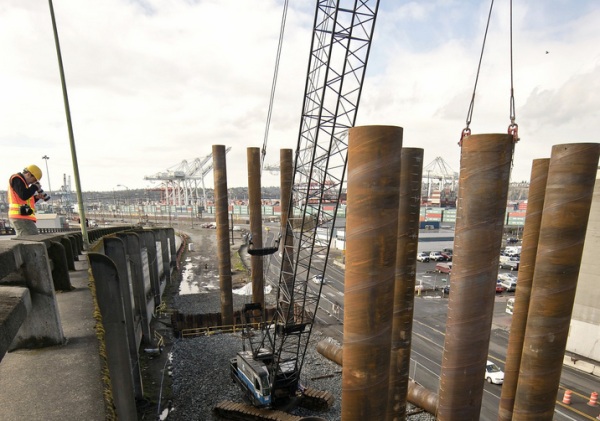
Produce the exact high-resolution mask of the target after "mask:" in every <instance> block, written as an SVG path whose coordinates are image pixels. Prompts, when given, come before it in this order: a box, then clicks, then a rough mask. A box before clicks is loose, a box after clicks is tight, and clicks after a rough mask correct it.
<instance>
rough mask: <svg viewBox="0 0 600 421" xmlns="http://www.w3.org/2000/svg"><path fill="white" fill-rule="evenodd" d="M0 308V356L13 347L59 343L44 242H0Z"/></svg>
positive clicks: (57, 323)
mask: <svg viewBox="0 0 600 421" xmlns="http://www.w3.org/2000/svg"><path fill="white" fill-rule="evenodd" d="M15 287H17V288H15ZM24 290H27V291H24ZM0 308H5V311H4V312H3V317H2V318H0V337H2V340H1V341H0V359H1V358H2V357H3V356H4V355H5V353H6V352H7V351H10V350H13V349H18V348H39V347H44V346H51V345H60V344H62V343H63V341H64V334H63V331H62V326H61V324H60V316H59V313H58V305H57V302H56V295H55V292H54V285H53V280H52V273H51V269H50V259H49V258H48V253H47V250H46V245H45V244H42V243H36V242H30V241H3V242H2V243H0Z"/></svg>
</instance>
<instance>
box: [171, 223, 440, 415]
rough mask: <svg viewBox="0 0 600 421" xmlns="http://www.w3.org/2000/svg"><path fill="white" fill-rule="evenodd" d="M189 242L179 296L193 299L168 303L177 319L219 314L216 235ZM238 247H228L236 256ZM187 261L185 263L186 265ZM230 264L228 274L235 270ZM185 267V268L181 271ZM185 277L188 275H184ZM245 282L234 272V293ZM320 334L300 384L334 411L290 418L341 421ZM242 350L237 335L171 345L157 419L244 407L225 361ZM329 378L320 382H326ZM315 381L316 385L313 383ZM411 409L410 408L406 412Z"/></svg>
mask: <svg viewBox="0 0 600 421" xmlns="http://www.w3.org/2000/svg"><path fill="white" fill-rule="evenodd" d="M188 235H190V237H191V241H193V242H194V251H191V252H186V254H185V255H184V256H185V259H186V260H187V262H183V263H182V266H183V273H182V277H181V280H180V282H181V286H180V290H183V289H185V288H188V289H190V288H191V289H192V290H194V291H195V289H194V288H196V285H201V287H200V289H199V290H198V293H191V294H185V295H180V294H176V295H174V296H173V297H172V307H173V308H174V309H177V310H178V311H180V312H182V313H188V314H198V313H215V312H219V311H220V301H219V300H220V293H219V291H218V289H215V287H214V282H215V279H216V285H217V286H218V270H217V266H216V239H215V235H216V234H215V230H209V229H203V230H193V231H189V232H188ZM242 244H243V243H242V241H241V240H238V241H236V244H234V245H233V246H231V250H232V252H234V251H237V250H238V248H239V247H240V246H241V245H242ZM188 259H189V260H188ZM233 260H234V259H232V268H235V266H234V264H233ZM186 264H187V267H186ZM188 272H190V273H188ZM246 280H247V274H246V273H245V272H244V271H243V270H234V276H233V283H234V289H236V287H240V286H241V285H242V284H243V282H245V281H246ZM266 300H267V302H269V301H271V300H272V301H274V293H271V294H269V295H267V296H266ZM247 301H248V297H245V296H241V295H235V294H234V308H235V309H238V308H241V306H242V304H243V303H245V302H247ZM324 338H325V336H324V334H323V333H321V332H320V331H318V330H317V328H315V329H313V333H312V335H311V339H310V344H309V347H308V350H307V354H306V357H305V360H304V366H303V370H302V383H303V384H304V385H306V386H309V387H313V388H315V389H319V390H327V391H329V392H331V393H332V394H333V395H334V397H335V403H334V405H333V407H332V408H331V409H330V410H329V411H327V412H326V413H322V412H320V413H317V412H314V411H309V410H306V409H303V408H297V409H295V410H294V411H293V412H292V413H293V414H294V415H299V416H319V417H322V418H324V419H326V420H334V421H337V420H340V419H341V380H342V373H341V367H340V366H338V365H337V364H335V363H333V362H331V361H329V360H328V359H326V358H324V357H323V356H322V355H320V354H319V353H318V352H317V351H316V344H317V343H318V342H319V341H320V340H322V339H324ZM241 349H242V339H241V337H240V336H239V335H238V334H217V335H211V336H203V337H197V338H193V339H178V340H175V341H174V342H173V343H172V346H171V352H170V361H169V363H168V364H167V366H168V370H167V371H168V374H169V375H170V380H171V382H170V383H171V386H172V390H171V393H169V394H168V396H172V409H171V411H170V412H169V413H168V416H166V411H165V412H164V413H163V414H164V415H163V416H162V417H160V419H168V420H173V421H190V420H198V421H209V420H219V419H220V418H218V417H216V416H215V415H214V414H213V411H212V409H213V407H214V406H215V405H216V404H217V403H218V402H220V401H223V400H230V401H234V402H243V400H242V394H241V391H240V389H239V388H238V386H237V385H236V384H234V383H233V381H232V380H231V377H230V374H229V360H230V359H231V358H233V357H234V356H235V354H236V352H237V351H239V350H241ZM328 375H330V377H323V376H328ZM317 378H318V379H317ZM410 408H411V405H410V404H409V410H410ZM408 419H409V420H411V421H420V420H424V421H429V420H435V417H433V416H432V415H430V414H427V413H423V414H418V415H412V416H410V417H409V418H408Z"/></svg>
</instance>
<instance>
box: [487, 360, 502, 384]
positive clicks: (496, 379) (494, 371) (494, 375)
mask: <svg viewBox="0 0 600 421" xmlns="http://www.w3.org/2000/svg"><path fill="white" fill-rule="evenodd" d="M484 379H486V380H487V381H488V383H494V384H502V383H504V371H502V370H501V369H500V367H498V366H497V365H496V364H494V363H493V362H491V361H488V362H487V363H486V364H485V375H484Z"/></svg>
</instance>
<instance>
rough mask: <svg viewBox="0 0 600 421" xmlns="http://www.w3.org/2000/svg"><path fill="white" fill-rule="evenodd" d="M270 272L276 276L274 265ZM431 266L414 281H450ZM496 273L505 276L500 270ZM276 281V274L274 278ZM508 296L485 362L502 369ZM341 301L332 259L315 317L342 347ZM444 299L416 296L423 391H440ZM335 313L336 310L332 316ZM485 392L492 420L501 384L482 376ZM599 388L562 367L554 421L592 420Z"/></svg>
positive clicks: (500, 302) (415, 350) (499, 302)
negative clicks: (592, 399)
mask: <svg viewBox="0 0 600 421" xmlns="http://www.w3.org/2000/svg"><path fill="white" fill-rule="evenodd" d="M272 266H276V269H275V271H274V273H277V274H278V272H279V262H277V264H276V265H272ZM434 267H435V262H429V263H419V264H418V273H417V279H421V280H422V281H423V283H424V284H425V285H427V286H434V285H435V286H437V287H441V286H443V285H444V284H445V283H444V282H443V280H444V279H448V277H447V276H445V275H440V274H436V273H434V272H433V268H434ZM500 272H501V273H502V272H509V271H504V270H500ZM277 279H278V275H277ZM309 288H311V290H313V291H315V292H316V291H318V288H319V285H318V284H314V283H313V282H309ZM513 295H514V294H512V293H503V294H498V295H497V299H496V305H495V308H494V324H493V326H492V331H491V333H490V345H489V352H488V354H489V358H490V360H492V361H494V362H496V363H497V364H498V365H499V366H500V367H501V368H504V365H505V359H506V348H507V344H508V335H509V326H510V317H512V316H510V315H507V314H506V311H505V310H506V299H507V297H508V296H513ZM343 296H344V271H343V269H342V268H341V267H340V266H338V265H336V264H335V263H334V259H333V258H331V257H330V261H329V262H328V264H327V270H326V272H325V284H324V285H323V287H322V290H321V300H320V304H319V310H318V312H317V316H316V318H317V321H316V323H317V324H318V325H319V329H320V330H322V331H324V332H325V333H326V334H327V335H329V336H331V337H333V338H334V339H336V340H338V341H339V342H343V312H344V310H343ZM447 304H448V300H447V297H445V298H442V296H441V293H440V291H438V292H436V293H434V294H433V295H430V296H426V295H423V296H421V297H415V307H414V321H413V337H412V349H411V362H410V371H409V375H410V377H411V378H413V379H414V380H415V381H417V382H419V383H420V384H422V385H423V386H425V387H426V388H427V389H429V390H432V391H434V392H436V393H437V392H438V388H439V377H440V372H441V360H442V353H443V346H444V338H445V326H446V314H447ZM336 310H337V311H336ZM481 381H482V382H484V393H483V400H482V408H481V416H480V419H481V420H484V421H485V420H496V419H497V414H498V406H499V401H500V394H501V390H502V389H501V385H494V384H488V383H487V382H485V380H484V376H483V373H482V376H481ZM567 388H568V389H570V390H572V391H573V397H572V402H573V404H572V405H570V406H567V405H563V404H562V402H561V400H562V397H563V394H564V390H565V389H567ZM598 389H600V387H599V382H598V378H597V377H595V376H592V375H590V374H587V373H583V372H581V371H578V370H574V369H572V368H570V367H568V366H565V367H563V372H562V377H561V386H560V389H559V391H558V393H557V401H556V409H555V417H554V419H555V420H556V421H579V420H595V419H596V418H595V417H596V416H597V415H598V414H600V407H598V408H597V409H596V408H593V407H589V406H588V405H587V404H586V403H587V401H588V400H589V396H590V392H592V391H595V390H598Z"/></svg>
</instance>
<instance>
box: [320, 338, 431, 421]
mask: <svg viewBox="0 0 600 421" xmlns="http://www.w3.org/2000/svg"><path fill="white" fill-rule="evenodd" d="M317 352H318V353H319V354H321V355H323V356H324V357H325V358H327V359H329V360H331V361H333V362H334V363H336V364H338V365H340V366H343V365H344V364H343V348H342V347H341V346H339V345H338V344H336V343H334V342H333V341H332V340H331V338H327V339H323V340H322V341H319V342H318V343H317ZM406 398H407V400H408V401H409V402H410V403H412V404H413V405H416V406H418V407H419V408H421V409H424V410H425V411H427V412H428V413H430V414H435V411H436V409H437V403H438V396H437V394H435V393H434V392H432V391H430V390H427V389H426V388H424V387H423V386H421V385H420V384H418V383H416V382H415V381H413V380H409V381H408V391H407V396H406ZM403 419H405V417H404V418H403Z"/></svg>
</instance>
